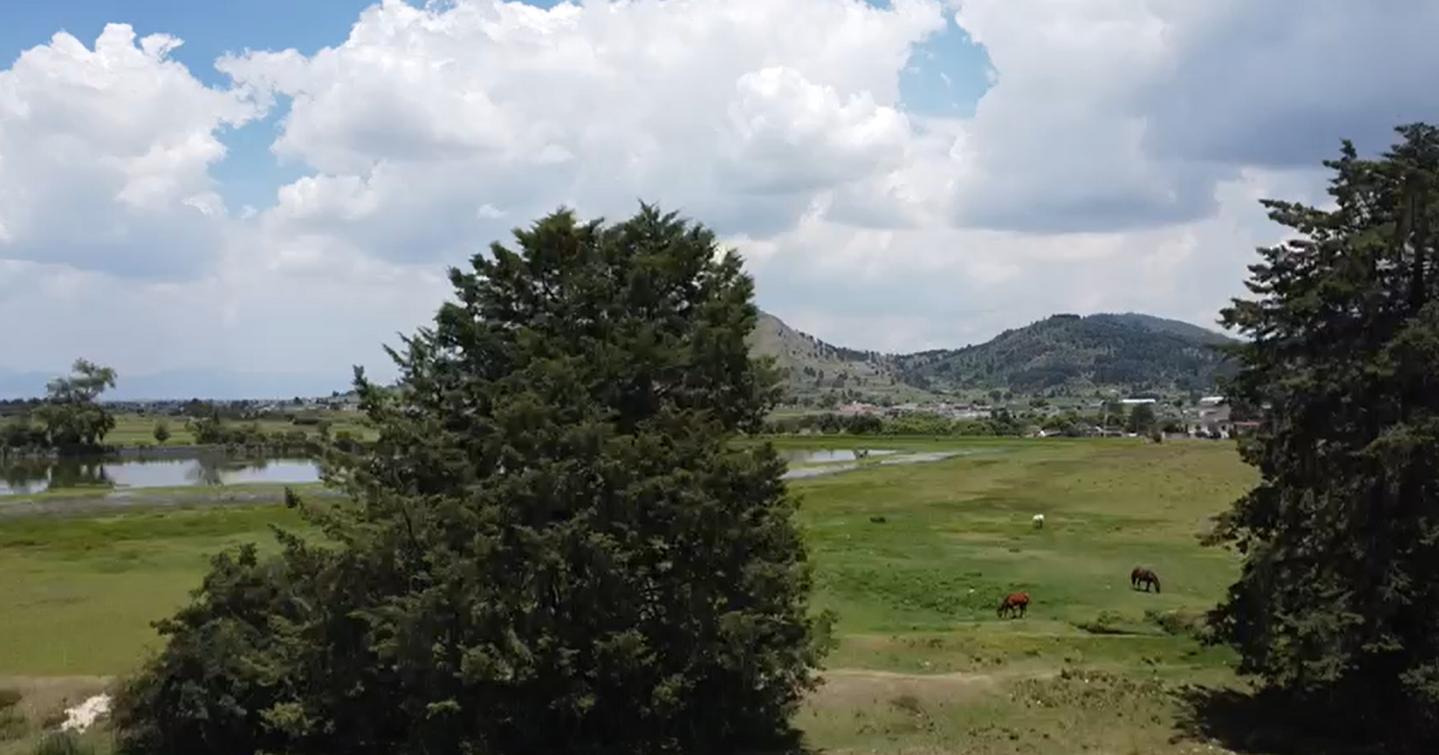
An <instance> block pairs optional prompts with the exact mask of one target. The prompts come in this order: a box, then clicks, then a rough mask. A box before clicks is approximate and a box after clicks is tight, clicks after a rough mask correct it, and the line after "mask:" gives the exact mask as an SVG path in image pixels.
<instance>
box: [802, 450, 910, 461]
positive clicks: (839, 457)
mask: <svg viewBox="0 0 1439 755" xmlns="http://www.w3.org/2000/svg"><path fill="white" fill-rule="evenodd" d="M893 453H895V452H894V451H893V450H887V449H883V448H869V449H865V448H858V449H850V448H830V449H824V450H817V449H813V448H796V449H787V450H783V451H780V452H779V455H780V458H781V459H784V460H785V461H787V462H789V463H790V464H829V463H831V462H836V461H856V460H859V459H865V458H868V457H870V456H888V455H890V454H893Z"/></svg>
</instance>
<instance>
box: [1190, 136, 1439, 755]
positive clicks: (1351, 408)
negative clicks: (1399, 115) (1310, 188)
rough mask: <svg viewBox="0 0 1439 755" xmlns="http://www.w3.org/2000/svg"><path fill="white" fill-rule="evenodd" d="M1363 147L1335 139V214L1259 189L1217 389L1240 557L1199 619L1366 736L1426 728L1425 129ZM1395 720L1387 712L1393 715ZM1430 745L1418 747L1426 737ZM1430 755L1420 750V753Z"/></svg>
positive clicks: (1434, 175)
mask: <svg viewBox="0 0 1439 755" xmlns="http://www.w3.org/2000/svg"><path fill="white" fill-rule="evenodd" d="M1398 131H1399V134H1400V136H1401V141H1399V143H1398V144H1397V145H1396V146H1394V147H1393V148H1392V149H1391V150H1390V151H1389V152H1388V153H1386V154H1384V155H1383V156H1382V157H1380V158H1378V159H1361V158H1360V157H1359V156H1358V154H1357V152H1356V150H1355V149H1354V146H1353V145H1352V144H1348V143H1346V144H1345V145H1344V147H1343V151H1342V154H1341V156H1340V158H1339V159H1337V160H1333V161H1330V162H1327V163H1326V165H1327V166H1328V167H1329V168H1331V169H1332V170H1333V171H1334V177H1333V180H1332V183H1331V188H1330V194H1331V195H1332V196H1333V198H1334V202H1335V206H1334V207H1333V208H1332V209H1326V208H1317V207H1311V206H1307V205H1303V204H1298V203H1292V202H1282V201H1268V202H1265V205H1266V206H1267V207H1268V208H1269V212H1270V217H1271V218H1273V219H1274V220H1275V221H1276V222H1278V223H1280V224H1281V225H1283V226H1285V227H1287V228H1289V229H1291V230H1292V231H1293V232H1294V238H1292V239H1291V240H1289V241H1287V242H1285V243H1283V244H1280V245H1279V246H1275V247H1273V248H1268V249H1263V250H1260V253H1261V256H1262V260H1261V261H1260V262H1259V263H1258V264H1255V265H1253V266H1252V267H1251V268H1250V270H1251V272H1252V275H1251V277H1250V280H1249V282H1248V287H1249V290H1250V291H1251V292H1252V296H1251V297H1250V298H1246V299H1237V300H1235V302H1234V304H1233V306H1231V307H1230V308H1228V309H1226V310H1225V311H1224V313H1223V317H1224V322H1225V324H1226V325H1228V326H1230V327H1232V328H1236V329H1238V330H1239V331H1241V332H1243V333H1244V334H1245V335H1247V336H1248V337H1249V339H1250V340H1249V341H1248V342H1247V343H1245V344H1244V345H1242V346H1240V347H1238V348H1236V349H1235V353H1236V355H1237V357H1238V359H1239V361H1240V366H1241V369H1240V371H1239V374H1238V375H1237V377H1236V378H1235V379H1234V381H1233V383H1232V385H1231V386H1230V388H1229V393H1230V395H1231V396H1232V398H1233V399H1234V400H1235V401H1236V402H1240V403H1242V404H1244V405H1247V406H1250V407H1254V408H1256V409H1257V411H1258V414H1259V416H1260V417H1262V422H1261V426H1260V430H1259V432H1258V434H1257V436H1256V437H1255V438H1253V440H1252V441H1250V442H1247V443H1246V444H1245V445H1244V446H1243V453H1244V457H1245V459H1246V460H1247V461H1249V462H1250V463H1251V464H1253V465H1254V466H1256V467H1257V468H1258V469H1259V472H1260V473H1261V475H1262V479H1261V482H1260V483H1259V484H1258V486H1257V487H1255V488H1254V489H1253V490H1251V491H1250V492H1249V493H1248V494H1247V495H1246V496H1244V497H1243V498H1241V499H1240V500H1239V501H1237V502H1236V503H1235V505H1234V507H1233V510H1232V511H1230V512H1228V513H1226V514H1225V515H1224V516H1223V517H1221V519H1220V521H1219V522H1218V526H1217V527H1216V530H1215V533H1214V534H1215V539H1216V540H1218V541H1220V542H1225V543H1230V544H1232V545H1234V546H1236V547H1237V548H1238V550H1239V552H1240V553H1242V554H1243V557H1244V562H1243V570H1242V575H1241V577H1240V578H1239V581H1238V582H1237V583H1236V584H1235V585H1234V586H1233V587H1232V588H1231V589H1230V591H1229V594H1228V597H1227V599H1226V601H1225V602H1224V603H1223V604H1222V605H1221V606H1219V608H1218V609H1217V610H1216V612H1215V614H1214V617H1213V618H1214V620H1215V626H1216V629H1217V630H1218V635H1219V637H1221V638H1222V639H1225V640H1227V641H1229V642H1231V643H1233V644H1234V645H1235V646H1236V647H1237V648H1238V649H1239V650H1240V652H1241V653H1242V657H1243V668H1244V670H1247V671H1250V672H1254V673H1257V674H1260V675H1262V677H1263V678H1264V679H1265V680H1266V681H1267V682H1268V683H1269V684H1270V685H1272V686H1273V687H1275V688H1277V689H1279V690H1282V691H1285V692H1288V693H1292V694H1295V695H1297V696H1299V697H1301V698H1303V699H1305V700H1308V701H1310V702H1312V703H1316V704H1322V705H1320V708H1319V709H1320V710H1322V711H1327V712H1333V711H1336V710H1339V711H1342V712H1344V714H1345V716H1344V718H1345V720H1346V721H1347V722H1349V723H1351V724H1353V725H1355V726H1358V727H1362V728H1363V729H1364V730H1365V731H1366V732H1369V733H1371V734H1372V733H1373V732H1377V731H1384V732H1387V733H1389V734H1392V735H1395V736H1397V737H1398V738H1400V739H1404V740H1407V741H1406V742H1405V743H1406V744H1413V745H1425V743H1427V745H1432V744H1433V743H1434V741H1435V734H1436V731H1439V580H1435V579H1434V575H1435V574H1439V464H1436V463H1435V460H1436V459H1439V369H1436V368H1439V235H1436V233H1439V129H1435V128H1434V127H1431V126H1428V125H1422V124H1416V125H1410V126H1405V127H1402V128H1400V129H1399V130H1398ZM1396 719H1397V720H1398V721H1399V722H1400V723H1401V725H1399V726H1395V725H1394V723H1395V721H1396ZM1427 745H1426V746H1427ZM1431 751H1432V750H1431Z"/></svg>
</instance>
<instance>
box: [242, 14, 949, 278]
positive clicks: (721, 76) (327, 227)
mask: <svg viewBox="0 0 1439 755" xmlns="http://www.w3.org/2000/svg"><path fill="white" fill-rule="evenodd" d="M943 23H944V18H943V14H942V8H941V6H940V4H939V3H938V2H935V1H934V0H897V1H896V2H895V3H893V4H892V6H891V7H888V8H876V7H872V6H870V5H867V4H866V3H864V2H861V0H796V1H794V2H786V3H774V2H771V1H770V0H731V1H730V2H724V3H719V2H711V1H709V0H671V1H670V2H657V1H656V0H638V1H636V2H630V3H613V4H612V3H586V4H584V5H572V4H561V5H558V6H555V7H554V8H552V9H548V10H543V9H539V8H535V7H531V6H527V5H521V4H518V3H494V2H457V3H453V4H444V5H434V6H427V7H426V8H415V7H412V6H410V5H407V4H405V3H401V2H386V3H384V4H382V5H379V6H375V7H372V8H370V9H369V10H367V11H366V12H365V13H364V14H363V15H362V16H361V17H360V19H359V20H358V21H357V23H356V24H355V27H354V29H353V30H352V31H351V33H350V36H349V38H348V39H347V40H345V41H344V42H343V43H342V44H339V45H336V46H335V47H331V48H327V49H324V50H321V51H319V52H318V53H316V54H314V55H312V56H303V55H300V54H299V53H296V52H293V51H285V52H255V53H249V54H246V55H244V56H239V57H234V58H229V59H226V60H224V61H221V63H220V67H221V69H222V70H224V71H226V72H227V73H229V74H230V75H231V76H232V77H234V79H235V81H236V82H237V83H238V84H239V85H240V86H241V87H242V88H245V89H246V90H248V91H252V92H255V93H256V94H257V96H259V97H261V98H266V97H273V96H283V97H289V98H291V100H292V102H291V106H290V113H289V115H288V116H287V118H286V119H285V122H284V127H283V131H282V133H281V135H280V137H279V139H278V140H277V141H276V143H275V146H274V149H275V152H276V153H277V154H278V155H280V156H282V157H284V158H287V159H293V160H298V161H301V162H303V163H304V164H306V165H309V166H311V167H313V168H314V169H315V170H316V171H317V175H316V176H313V177H308V178H305V179H302V180H301V181H299V182H297V183H295V184H293V185H291V186H288V187H285V188H284V189H283V190H282V191H281V192H280V196H279V203H278V205H277V207H275V209H274V210H273V211H272V212H270V213H269V217H268V218H267V222H269V223H272V224H274V225H275V227H277V228H281V227H283V228H287V229H290V230H291V231H292V232H295V233H303V232H314V231H322V232H325V233H332V234H340V235H346V236H348V237H350V238H352V239H354V240H355V241H356V242H357V243H358V242H359V241H361V240H363V242H364V244H365V246H366V248H368V249H370V250H371V251H373V252H375V253H377V254H381V255H384V256H387V257H390V258H392V259H411V260H413V259H417V258H420V259H424V258H428V259H434V258H443V257H446V256H453V255H454V254H455V253H456V252H457V251H458V249H459V248H460V247H462V246H463V245H465V244H473V243H474V239H476V238H487V237H493V236H495V235H497V234H498V233H499V232H500V231H502V230H503V229H504V228H505V227H507V226H501V225H498V224H497V222H496V221H497V220H498V218H496V217H494V215H495V213H492V212H482V211H481V208H484V207H486V206H489V207H492V208H493V207H504V208H506V212H507V217H529V216H533V215H535V214H537V213H540V212H543V211H546V210H549V209H553V208H554V207H555V206H557V205H559V204H561V203H566V204H570V205H574V206H577V207H579V208H580V209H581V210H582V211H585V212H591V213H597V214H617V213H622V212H627V211H629V210H630V209H632V208H633V206H634V202H635V201H636V200H637V199H640V198H644V199H663V200H664V201H665V202H666V203H668V204H670V205H671V206H679V207H683V208H684V209H685V210H687V211H689V212H692V213H694V214H696V215H698V216H700V217H703V218H706V219H707V220H708V221H709V222H711V223H712V224H714V225H716V226H718V227H720V228H721V229H724V230H735V231H740V230H743V231H747V232H751V233H773V232H776V231H778V230H781V229H783V228H786V227H789V226H792V225H793V223H794V222H796V221H797V220H798V218H799V217H801V216H802V215H803V214H804V213H805V212H806V211H808V210H809V208H811V207H812V206H813V205H814V203H815V202H816V201H817V200H818V198H819V195H820V194H823V193H825V192H829V191H832V190H835V189H836V188H841V187H844V186H845V185H847V184H849V183H852V182H857V181H862V180H866V179H869V178H871V177H872V176H874V175H876V174H877V173H883V172H885V171H889V170H893V169H895V168H897V167H899V166H900V165H901V163H902V161H903V159H904V157H905V155H906V146H907V144H908V142H909V140H910V139H911V131H912V129H911V126H910V124H909V121H908V119H907V117H906V116H905V114H903V113H902V112H900V111H899V110H898V109H897V108H896V101H897V98H898V88H897V86H898V85H897V82H898V74H899V71H900V69H901V68H902V67H903V64H904V62H905V60H906V59H907V58H908V56H909V54H910V50H911V48H912V47H913V45H914V44H916V43H917V42H919V41H920V40H922V39H924V38H925V37H926V36H927V35H929V34H931V33H933V32H935V31H937V30H939V29H940V28H942V26H943ZM367 208H372V209H367ZM510 222H513V221H510Z"/></svg>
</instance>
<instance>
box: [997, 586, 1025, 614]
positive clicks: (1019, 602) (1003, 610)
mask: <svg viewBox="0 0 1439 755" xmlns="http://www.w3.org/2000/svg"><path fill="white" fill-rule="evenodd" d="M1026 608H1029V593H1027V592H1012V593H1010V594H1008V595H1006V596H1004V600H1002V601H1000V602H999V610H998V611H996V612H995V613H996V615H998V616H999V617H1000V618H1001V619H1002V618H1004V617H1005V616H1006V615H1008V616H1010V617H1013V616H1014V613H1015V611H1018V612H1019V616H1020V618H1024V610H1025V609H1026Z"/></svg>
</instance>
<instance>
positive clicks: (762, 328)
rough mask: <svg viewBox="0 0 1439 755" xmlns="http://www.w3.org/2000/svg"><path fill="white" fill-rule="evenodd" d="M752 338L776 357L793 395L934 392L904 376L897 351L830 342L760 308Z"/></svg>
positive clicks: (912, 396)
mask: <svg viewBox="0 0 1439 755" xmlns="http://www.w3.org/2000/svg"><path fill="white" fill-rule="evenodd" d="M749 342H750V349H751V350H752V351H753V352H754V353H755V354H757V355H762V356H769V357H773V358H774V360H775V366H776V367H778V368H779V369H780V372H781V374H782V375H783V377H784V387H785V392H786V394H787V398H788V399H789V400H791V401H800V402H810V403H815V402H824V401H825V400H826V399H828V400H829V401H830V402H834V401H843V400H849V399H864V400H870V401H874V400H884V401H892V402H899V403H903V402H905V401H923V400H925V399H928V398H932V397H933V394H932V393H930V392H929V391H926V390H924V389H922V388H918V387H916V386H914V385H911V384H909V383H906V382H904V380H903V379H902V378H901V375H900V374H899V371H898V368H897V366H896V363H895V357H894V356H892V355H890V354H882V353H879V352H877V351H860V350H858V349H847V348H844V347H842V346H835V345H833V344H829V343H825V342H824V341H821V340H820V339H818V338H815V337H814V336H812V335H810V334H808V333H804V332H801V331H798V330H795V329H794V328H791V327H790V326H788V325H786V324H785V323H784V321H783V320H781V319H779V318H778V317H775V316H774V315H771V314H767V313H763V312H761V313H760V316H759V322H758V323H757V324H756V325H755V329H754V331H753V332H752V333H751V334H750V337H749Z"/></svg>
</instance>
